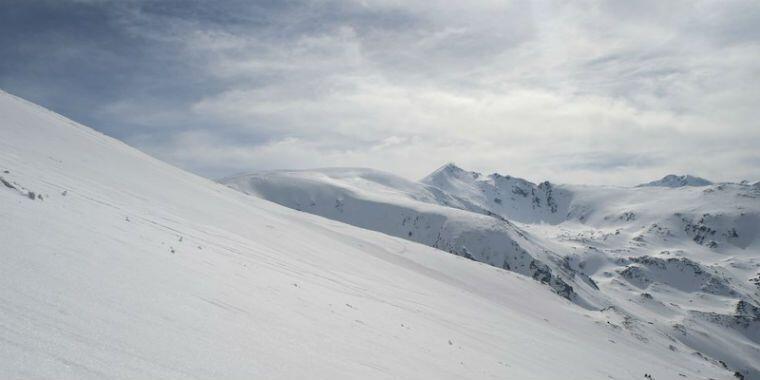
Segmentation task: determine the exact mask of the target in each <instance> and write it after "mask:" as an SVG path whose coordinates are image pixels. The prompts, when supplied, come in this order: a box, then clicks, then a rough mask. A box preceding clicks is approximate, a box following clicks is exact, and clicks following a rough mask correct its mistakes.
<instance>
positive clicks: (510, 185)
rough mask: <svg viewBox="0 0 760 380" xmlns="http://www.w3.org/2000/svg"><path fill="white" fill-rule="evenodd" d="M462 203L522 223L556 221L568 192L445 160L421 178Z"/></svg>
mask: <svg viewBox="0 0 760 380" xmlns="http://www.w3.org/2000/svg"><path fill="white" fill-rule="evenodd" d="M420 182H421V183H424V184H428V185H431V186H435V187H437V188H439V189H441V190H443V191H445V192H447V193H449V194H451V195H452V196H455V197H459V198H461V199H462V201H463V202H464V203H469V204H473V205H476V206H477V207H479V208H482V209H485V210H488V211H490V212H493V213H496V214H498V215H501V216H503V217H505V218H507V219H509V220H514V221H518V222H525V223H535V222H547V223H559V222H561V221H563V220H564V219H565V214H566V213H567V208H568V205H569V203H570V200H571V198H572V197H571V193H569V192H568V191H566V190H564V189H558V188H555V187H554V186H553V185H552V184H551V183H549V182H548V181H547V182H543V183H541V184H538V185H536V184H534V183H531V182H529V181H526V180H524V179H521V178H515V177H510V176H503V175H500V174H497V173H494V174H491V175H489V176H484V175H482V174H480V173H476V172H470V171H465V170H463V169H461V168H459V167H457V166H456V165H454V164H447V165H444V166H443V167H441V168H440V169H438V170H436V171H434V172H433V173H431V174H430V175H428V176H427V177H425V178H423V179H422V180H421V181H420Z"/></svg>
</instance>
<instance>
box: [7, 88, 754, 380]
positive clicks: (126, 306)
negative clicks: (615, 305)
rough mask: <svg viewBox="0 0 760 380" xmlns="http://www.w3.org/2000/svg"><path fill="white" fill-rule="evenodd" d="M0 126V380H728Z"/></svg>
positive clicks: (497, 279)
mask: <svg viewBox="0 0 760 380" xmlns="http://www.w3.org/2000/svg"><path fill="white" fill-rule="evenodd" d="M0 115H2V118H0V131H1V132H2V138H0V177H2V178H0V216H2V217H0V236H2V240H1V241H0V253H1V254H2V260H3V264H2V265H0V307H2V312H1V313H0V327H2V328H0V341H2V344H0V378H8V379H10V378H56V379H102V378H123V379H134V378H155V379H162V378H166V379H168V378H172V379H176V378H228V379H243V378H265V379H279V378H282V379H292V378H318V379H326V378H330V379H341V378H351V379H353V378H373V379H374V378H377V379H380V378H383V379H386V378H402V379H416V378H451V379H461V378H473V379H474V378H484V379H485V378H508V377H513V378H521V379H546V378H558V377H562V378H565V379H589V378H628V377H633V378H641V377H643V376H644V374H652V375H653V376H655V377H656V378H657V379H682V378H683V376H687V377H688V378H716V379H717V378H728V377H730V376H731V372H730V371H729V370H727V369H725V368H723V367H722V366H721V365H720V364H719V363H717V362H715V361H714V360H711V359H709V358H708V357H707V356H703V357H700V356H697V355H695V354H693V352H692V350H691V349H689V348H688V347H689V346H687V345H686V344H685V343H682V342H680V341H679V340H678V339H674V340H670V339H665V338H662V337H660V336H653V337H652V339H651V340H649V341H648V342H644V341H642V340H640V339H637V338H635V337H633V336H632V335H631V334H630V333H629V332H628V331H627V330H626V329H625V328H624V326H626V322H625V321H624V320H622V319H621V320H616V321H610V320H609V315H610V312H609V311H596V310H588V309H583V308H579V307H577V306H575V305H574V304H572V303H570V302H568V301H567V300H565V299H563V298H561V297H557V296H556V295H555V294H553V292H552V291H550V290H549V289H548V288H547V287H546V286H544V285H541V284H540V283H538V282H537V281H533V280H530V279H527V280H526V277H525V276H523V275H519V274H515V273H512V272H509V271H505V270H502V269H498V268H493V267H492V266H488V265H483V264H480V263H478V262H474V261H472V260H467V259H463V258H460V257H457V256H455V255H449V254H444V253H442V252H441V251H440V250H437V249H434V248H430V247H427V246H425V245H421V244H417V243H414V242H410V241H407V240H402V239H398V238H395V237H391V236H388V235H384V234H380V233H377V232H373V231H369V230H366V229H361V228H357V227H353V226H350V225H348V224H344V223H339V222H335V221H331V220H328V219H324V218H321V217H317V216H312V215H309V214H306V213H303V212H298V211H295V210H291V209H288V208H284V207H282V206H279V205H276V204H274V203H271V202H268V201H265V200H263V199H259V198H256V197H251V196H246V195H244V194H242V193H239V192H237V191H234V190H231V189H229V188H227V187H225V186H221V185H219V184H216V183H214V182H211V181H209V180H206V179H203V178H200V177H197V176H195V175H192V174H189V173H186V172H183V171H181V170H179V169H177V168H174V167H172V166H170V165H167V164H165V163H162V162H160V161H157V160H155V159H153V158H151V157H149V156H147V155H145V154H143V153H141V152H139V151H137V150H135V149H132V148H130V147H128V146H126V145H125V144H122V143H120V142H118V141H116V140H114V139H111V138H109V137H107V136H104V135H102V134H100V133H98V132H95V131H93V130H92V129H89V128H87V127H84V126H82V125H79V124H77V123H75V122H72V121H70V120H68V119H66V118H63V117H61V116H60V115H57V114H55V113H53V112H50V111H48V110H45V109H42V108H40V107H38V106H35V105H33V104H30V103H27V102H25V101H23V100H20V99H18V98H16V97H13V96H11V95H9V94H6V93H2V92H0ZM394 186H395V185H394ZM432 191H433V192H435V191H434V190H432ZM663 307H665V306H663ZM751 307H752V306H751V305H750V304H749V303H748V304H744V305H743V306H742V308H741V312H742V313H745V314H748V315H749V314H751V313H753V312H754V311H753V309H752V308H751ZM694 338H695V339H702V338H701V337H699V336H697V337H694ZM668 345H672V346H673V347H674V348H673V349H668Z"/></svg>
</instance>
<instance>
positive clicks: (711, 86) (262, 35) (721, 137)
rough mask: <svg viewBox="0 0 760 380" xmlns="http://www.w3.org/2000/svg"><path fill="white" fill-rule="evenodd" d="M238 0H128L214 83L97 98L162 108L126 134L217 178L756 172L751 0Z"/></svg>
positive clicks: (756, 45) (642, 176)
mask: <svg viewBox="0 0 760 380" xmlns="http://www.w3.org/2000/svg"><path fill="white" fill-rule="evenodd" d="M231 4H234V5H233V6H225V7H221V8H219V9H217V10H211V9H208V8H207V7H205V6H203V4H201V5H198V4H195V5H194V6H196V7H197V8H198V9H191V10H192V12H190V11H180V10H175V11H172V10H171V9H169V10H166V9H163V10H162V11H161V12H156V11H154V10H150V9H142V8H140V7H137V8H135V7H129V6H127V7H120V8H119V12H118V14H119V20H120V21H119V25H121V26H122V27H124V28H125V29H126V30H128V31H129V33H130V34H132V35H135V36H139V37H140V38H142V39H145V40H146V41H159V42H160V43H161V44H164V45H162V46H166V45H168V46H174V47H175V48H176V49H174V50H172V51H171V52H170V53H167V54H179V55H180V56H181V57H182V59H184V60H186V61H187V62H192V65H190V66H189V68H185V70H187V72H184V73H183V76H184V78H186V79H187V80H188V81H190V82H193V81H196V80H198V78H203V81H204V82H202V83H213V84H214V86H213V89H211V88H205V87H204V86H201V85H199V86H196V87H194V88H195V89H196V90H195V92H193V93H191V94H183V95H188V96H187V99H188V100H187V101H183V102H180V103H178V104H173V105H171V106H168V107H167V106H164V105H163V104H160V105H152V104H146V103H145V102H144V101H142V100H141V99H139V98H129V97H125V98H124V99H120V100H119V101H115V102H113V104H111V105H108V106H104V107H102V108H101V113H102V114H103V115H105V116H104V117H111V118H114V119H119V118H129V119H130V120H132V121H133V122H134V123H136V124H139V125H148V124H155V125H157V126H159V128H155V129H156V130H159V129H161V128H160V127H161V126H171V128H167V129H166V130H167V131H168V132H165V133H163V134H160V136H159V134H158V133H157V132H155V131H153V132H152V131H150V130H148V131H146V130H142V131H141V133H133V134H129V133H125V134H124V135H123V136H122V137H123V138H125V139H126V140H127V141H129V142H131V143H134V144H137V145H138V146H140V147H141V148H143V149H145V150H147V151H149V152H151V153H153V154H155V155H157V156H159V157H161V158H164V159H167V160H169V161H171V162H173V163H176V164H178V165H180V166H183V167H185V168H189V169H191V170H194V171H196V172H199V173H202V174H204V175H208V176H211V177H220V176H224V175H228V174H231V173H233V172H239V171H245V170H255V169H272V168H305V167H318V166H370V167H374V168H378V169H384V170H388V171H391V172H395V173H400V174H402V175H405V176H408V177H410V178H417V177H421V176H423V175H424V174H426V173H427V172H429V171H431V170H433V169H435V168H436V167H437V166H439V165H441V164H443V163H445V162H449V161H455V162H457V163H459V164H460V165H462V166H465V167H468V168H471V169H474V170H482V171H488V172H491V171H500V172H502V173H504V174H512V175H518V176H524V177H527V178H529V179H531V180H536V181H538V180H543V179H550V180H552V181H559V182H574V183H580V182H593V183H607V184H634V183H638V182H643V181H647V180H651V179H653V178H656V177H660V176H662V175H664V174H667V173H670V172H675V173H691V174H696V175H700V176H705V177H707V178H710V179H713V180H739V179H742V178H749V179H751V180H757V179H760V178H757V175H758V174H757V173H755V171H756V168H757V165H758V163H760V149H758V148H757V146H760V126H759V125H758V123H757V120H758V119H760V115H759V114H758V112H759V111H758V109H757V104H760V84H758V83H757V82H758V80H757V78H759V77H760V61H759V60H757V57H758V56H760V11H758V9H760V6H758V5H757V3H752V2H749V1H725V2H713V1H704V2H699V1H698V2H694V1H667V2H662V1H637V2H628V1H612V2H608V1H581V2H564V1H535V2H502V1H478V2H465V3H459V4H453V3H451V2H445V1H435V2H430V1H412V2H407V1H404V2H400V1H354V2H331V1H321V2H311V3H304V4H296V5H294V4H292V3H288V4H277V5H274V4H269V3H267V4H254V5H251V4H250V3H238V4H236V3H231ZM249 7H252V8H249ZM188 15H190V16H188ZM159 58H160V57H159ZM158 61H159V62H160V59H159V60H158ZM157 136H158V137H157Z"/></svg>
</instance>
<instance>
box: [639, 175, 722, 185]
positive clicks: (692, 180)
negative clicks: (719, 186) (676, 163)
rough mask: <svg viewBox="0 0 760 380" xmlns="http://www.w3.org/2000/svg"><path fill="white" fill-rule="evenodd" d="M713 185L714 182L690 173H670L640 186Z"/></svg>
mask: <svg viewBox="0 0 760 380" xmlns="http://www.w3.org/2000/svg"><path fill="white" fill-rule="evenodd" d="M708 185H712V182H710V181H708V180H706V179H704V178H700V177H696V176H692V175H689V174H686V175H675V174H668V175H666V176H665V177H662V178H661V179H658V180H656V181H652V182H648V183H643V184H641V185H639V187H644V186H659V187H684V186H708Z"/></svg>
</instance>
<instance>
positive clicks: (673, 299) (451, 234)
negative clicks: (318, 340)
mask: <svg viewBox="0 0 760 380" xmlns="http://www.w3.org/2000/svg"><path fill="white" fill-rule="evenodd" d="M222 182H223V183H225V184H227V185H228V186H230V187H233V188H236V189H239V190H241V191H243V192H246V193H249V194H251V195H255V196H258V197H261V198H265V199H268V200H271V201H274V202H277V203H280V204H282V205H285V206H288V207H291V208H294V209H297V210H301V211H305V212H309V213H313V214H317V215H321V216H324V217H327V218H330V219H334V220H339V221H343V222H346V223H350V224H354V225H357V226H360V227H362V228H368V229H372V230H375V231H379V232H383V233H387V234H389V235H393V236H397V237H402V238H405V239H407V240H413V241H416V242H420V243H423V244H426V245H429V246H432V247H435V248H439V249H443V250H445V251H448V252H450V253H454V254H457V255H459V256H465V257H468V258H471V259H473V260H477V261H481V262H483V263H486V264H489V265H492V266H496V267H500V268H503V269H507V270H511V271H514V272H517V273H518V274H522V275H527V276H530V277H532V278H533V279H535V280H538V282H543V283H546V284H547V285H549V287H551V288H552V290H553V291H554V292H555V293H557V294H559V295H562V296H563V297H565V298H568V299H570V300H572V301H573V302H574V303H576V304H577V305H578V306H580V308H581V309H586V310H597V311H599V312H601V313H602V314H603V315H605V318H606V319H605V320H604V323H609V325H610V326H618V327H619V329H620V330H621V331H624V332H626V333H627V334H629V335H630V336H631V337H633V338H634V339H638V340H640V341H641V342H643V343H645V344H653V342H654V341H657V340H662V341H668V342H670V343H668V344H666V346H667V348H668V349H669V350H675V351H678V352H681V351H686V352H689V353H691V354H694V355H697V356H700V355H701V357H704V358H705V360H708V361H714V362H716V363H721V364H720V365H721V366H723V365H725V366H726V367H727V368H731V369H732V370H736V371H739V372H740V373H741V374H742V375H743V376H746V378H760V372H759V371H760V364H758V363H760V309H758V308H757V307H758V306H757V305H759V304H760V292H759V290H760V189H758V188H757V187H755V186H750V185H747V184H717V185H707V186H701V187H696V186H683V187H663V186H644V187H631V188H625V187H603V186H571V185H555V184H551V183H549V182H543V183H541V184H538V185H536V184H533V183H531V182H529V181H526V180H523V179H519V178H514V177H509V176H502V175H499V174H492V175H489V176H484V175H482V174H479V173H475V172H469V171H466V170H463V169H461V168H458V167H456V166H455V165H453V164H447V165H445V166H443V167H442V168H440V169H438V170H436V171H435V172H434V173H432V174H431V175H429V176H427V177H425V178H424V179H423V180H421V181H420V182H413V181H408V180H404V179H402V178H399V177H396V176H393V175H391V174H388V173H382V172H377V171H374V170H369V169H324V170H310V171H276V172H262V173H252V174H245V175H240V176H236V177H233V178H228V179H225V180H223V181H222ZM432 221H435V222H432ZM451 225H455V226H456V228H451V227H450V226H451ZM495 226H498V228H497V227H495ZM494 231H499V232H498V233H495V232H494ZM463 236H464V237H463ZM441 241H444V242H445V243H446V244H443V245H442V244H440V242H441ZM525 258H527V260H528V262H529V263H534V264H533V267H534V268H535V267H536V266H539V267H542V268H543V267H545V268H547V269H548V271H547V272H548V273H550V275H551V276H553V277H550V278H548V279H547V278H542V276H540V275H536V273H541V271H540V270H539V271H535V270H532V271H531V270H527V271H526V270H525V268H526V267H525V266H522V267H520V266H517V267H516V266H513V265H505V263H513V262H521V263H523V264H525V263H526V261H524V260H525ZM527 268H528V269H530V268H531V265H530V264H528V266H527ZM552 279H554V281H553V282H552ZM560 281H561V282H560ZM673 343H679V344H682V345H684V346H683V347H681V348H679V347H677V346H675V345H674V346H673V347H670V345H671V344H673Z"/></svg>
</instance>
